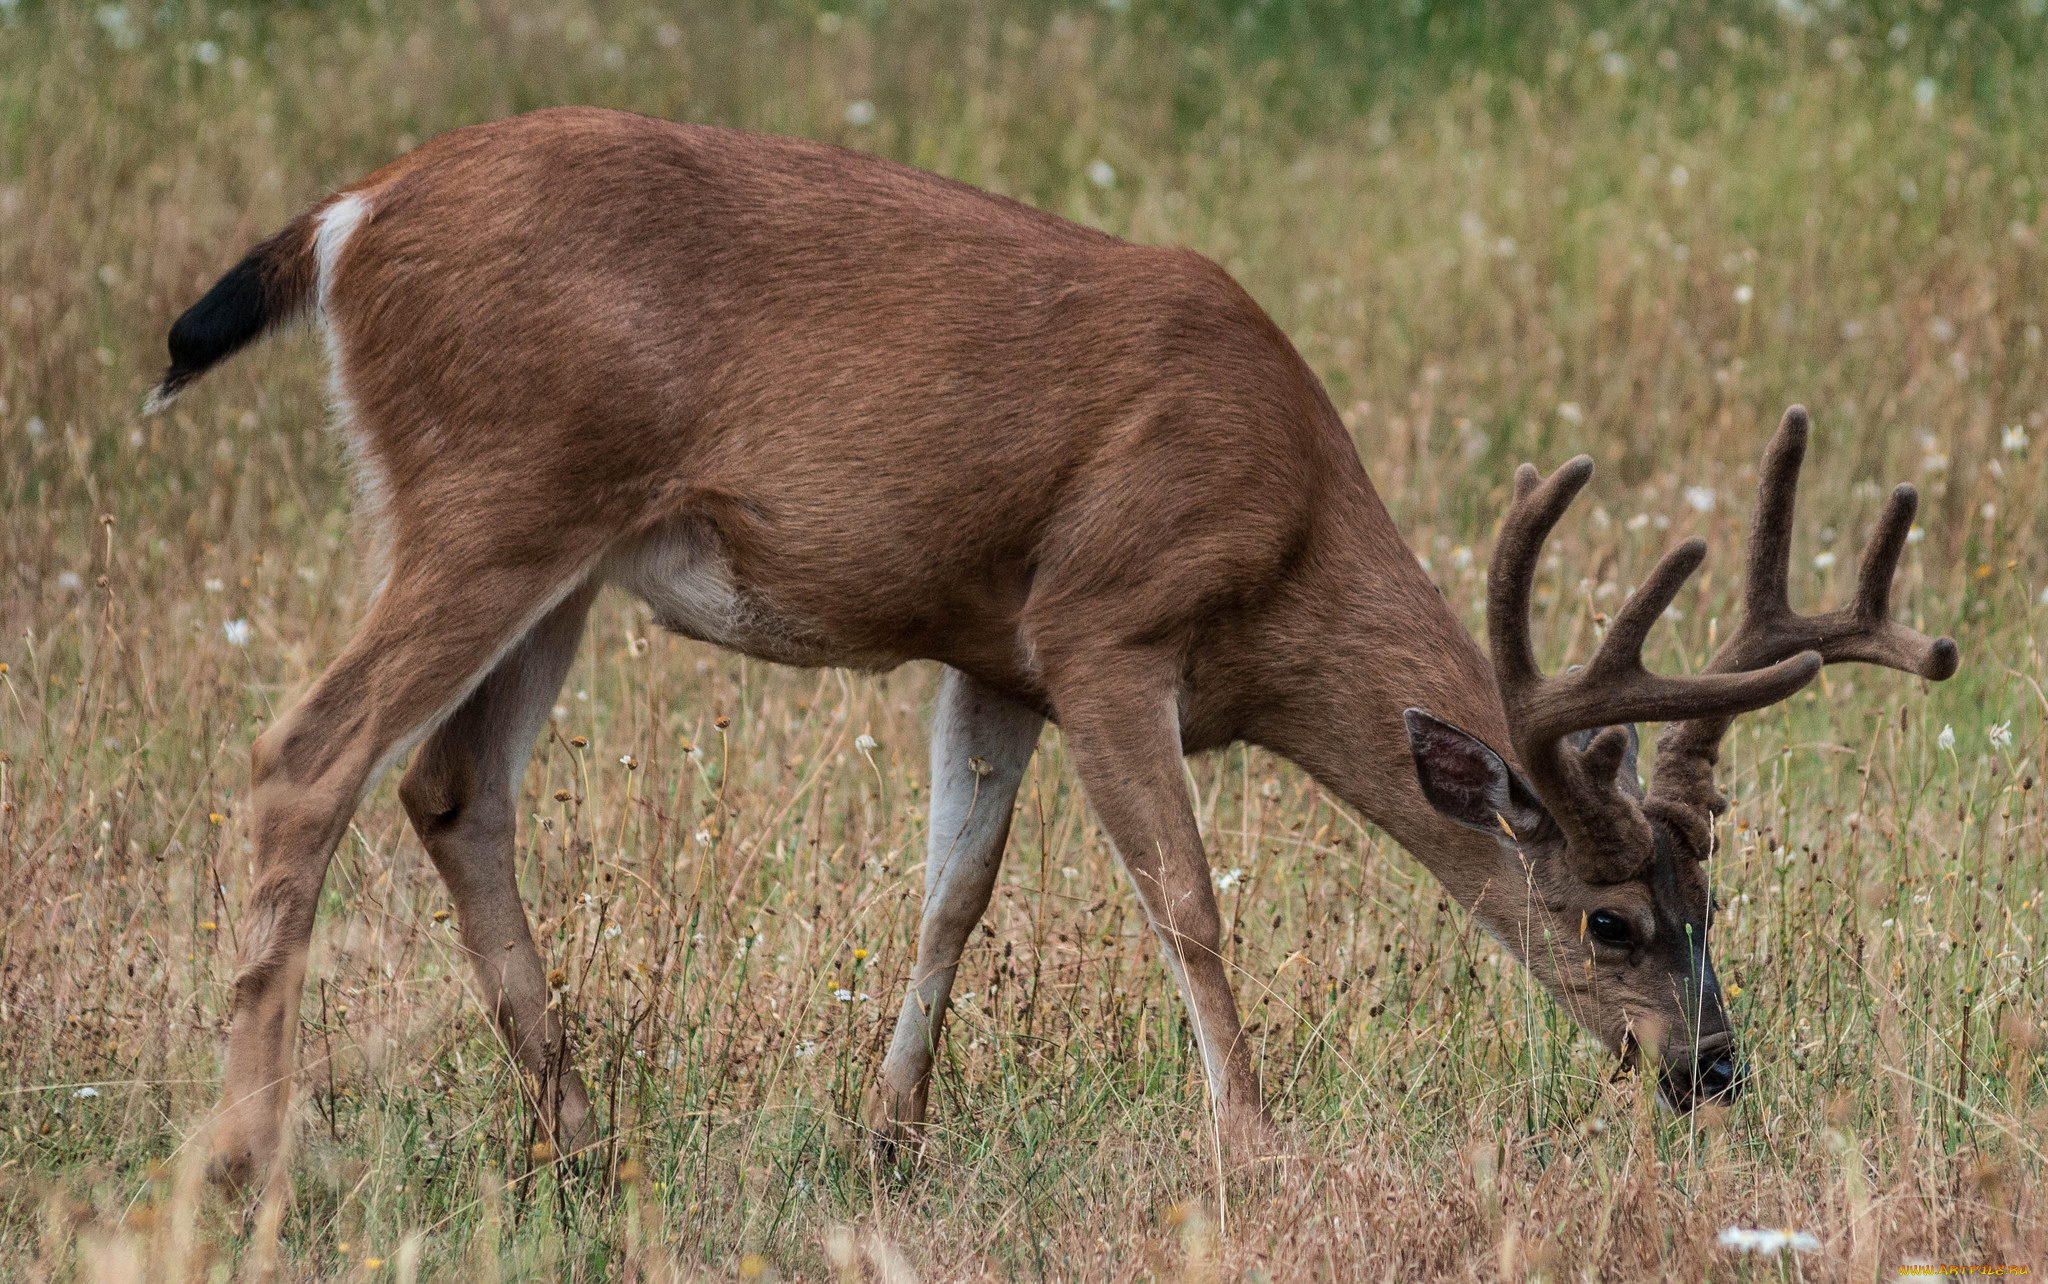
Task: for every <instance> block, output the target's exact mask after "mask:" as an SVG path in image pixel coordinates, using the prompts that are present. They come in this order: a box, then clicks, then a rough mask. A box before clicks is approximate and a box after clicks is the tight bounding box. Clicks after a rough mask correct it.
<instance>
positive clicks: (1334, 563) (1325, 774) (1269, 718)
mask: <svg viewBox="0 0 2048 1284" xmlns="http://www.w3.org/2000/svg"><path fill="white" fill-rule="evenodd" d="M1359 480H1360V482H1361V483H1362V484H1363V494H1362V495H1361V496H1360V497H1359V498H1358V500H1357V502H1355V503H1353V504H1350V505H1347V506H1346V508H1348V510H1349V511H1347V512H1345V513H1344V514H1343V516H1342V518H1341V520H1337V521H1332V522H1329V523H1327V524H1326V525H1325V527H1324V529H1325V530H1326V531H1327V532H1328V534H1327V536H1326V537H1324V538H1322V539H1320V540H1318V544H1319V545H1320V546H1319V547H1317V548H1316V549H1315V550H1314V552H1313V555H1312V556H1310V557H1308V558H1305V559H1304V561H1303V564H1302V569H1301V573H1300V574H1298V575H1297V576H1296V577H1295V579H1294V581H1293V583H1291V584H1290V586H1289V590H1290V591H1289V592H1288V593H1287V594H1285V596H1284V598H1283V600H1282V602H1281V604H1280V606H1279V609H1278V610H1277V611H1276V612H1275V613H1274V619H1273V621H1272V624H1271V632H1270V634H1269V636H1268V637H1267V638H1266V639H1265V642H1264V646H1263V650H1264V655H1265V656H1266V657H1267V659H1266V661H1265V669H1266V672H1265V675H1264V676H1265V680H1264V681H1263V682H1262V683H1261V684H1260V685H1261V686H1262V687H1263V693H1262V697H1261V701H1260V703H1261V706H1262V709H1263V710H1265V711H1266V716H1261V717H1257V718H1256V725H1255V726H1254V727H1253V728H1252V729H1251V732H1250V734H1249V735H1248V737H1247V738H1249V739H1251V740H1253V741H1255V742H1256V743H1258V744H1261V745H1263V746H1265V747H1267V748H1269V749H1272V750H1274V751H1275V752H1277V753H1279V754H1281V755H1282V756H1284V757H1286V758H1287V759H1289V760H1290V761H1292V762H1294V763H1295V764H1296V765H1298V766H1300V767H1302V768H1303V769H1304V770H1306V771H1307V772H1308V773H1309V774H1310V775H1311V776H1313V777H1314V778H1315V780H1316V782H1317V783H1318V784H1320V785H1322V786H1323V787H1324V788H1325V789H1327V790H1329V791H1330V792H1331V793H1333V794H1335V795H1337V797H1338V798H1339V799H1341V800H1342V801H1343V802H1344V803H1345V804H1346V805H1348V806H1349V807H1350V808H1351V809H1352V810H1353V811H1354V812H1356V813H1357V814H1359V815H1361V816H1363V817H1364V818H1365V819H1367V820H1369V821H1371V822H1372V823H1373V824H1375V825H1378V826H1379V827H1380V828H1382V829H1384V830H1386V831H1387V833H1388V834H1390V835H1391V836H1392V837H1393V838H1394V840H1395V841H1397V842H1399V843H1400V844H1401V845H1402V846H1403V847H1405V848H1407V849H1408V850H1409V851H1410V852H1411V853H1413V854H1414V855H1415V856H1416V858H1417V859H1419V860H1420V861H1421V862H1422V863H1423V864H1424V865H1425V866H1427V867H1428V868H1429V869H1430V871H1431V872H1432V873H1434V874H1435V875H1436V876H1437V878H1438V880H1439V881H1440V882H1442V883H1443V884H1444V885H1445V887H1446V888H1447V889H1448V890H1449V891H1450V892H1451V893H1452V894H1453V895H1454V896H1456V897H1457V898H1458V899H1459V900H1460V901H1461V902H1464V903H1465V904H1467V905H1470V904H1472V903H1473V902H1474V901H1476V900H1477V899H1478V898H1479V897H1480V896H1481V895H1482V894H1483V892H1484V890H1485V887H1486V884H1487V882H1488V881H1489V880H1491V879H1494V878H1495V877H1497V876H1498V874H1499V872H1500V854H1501V849H1500V846H1499V844H1498V843H1496V842H1495V841H1494V840H1493V839H1491V838H1490V837H1488V836H1487V835H1484V834H1478V833H1475V832H1474V831H1472V830H1469V829H1466V828H1464V827H1463V826H1461V825H1458V824H1456V823H1454V822H1452V821H1449V820H1446V819H1445V818H1444V817H1443V816H1442V815H1441V814H1439V813H1438V812H1437V811H1436V809H1435V808H1433V807H1431V806H1430V805H1429V803H1428V802H1427V801H1426V800H1425V799H1424V798H1423V796H1422V790H1421V786H1420V784H1419V783H1418V781H1417V778H1416V773H1415V764H1414V760H1413V758H1412V757H1411V756H1410V754H1409V748H1408V736H1407V732H1406V729H1405V727H1404V726H1403V723H1402V717H1401V715H1402V712H1403V711H1404V710H1406V709H1409V708H1422V709H1426V710H1428V711H1429V712H1431V713H1433V714H1435V715H1436V716H1437V717H1439V718H1442V719H1445V720H1446V721H1449V722H1453V723H1456V724H1457V725H1459V726H1461V727H1463V728H1465V729H1466V730H1467V731H1470V732H1472V733H1473V734H1474V735H1477V736H1479V737H1480V738H1481V739H1483V740H1485V741H1486V742H1487V743H1488V744H1490V745H1492V746H1493V747H1494V748H1495V749H1496V750H1497V751H1498V752H1500V753H1501V755H1502V756H1503V757H1507V758H1510V759H1512V757H1513V750H1512V748H1511V746H1510V743H1509V739H1508V728H1507V715H1506V713H1505V711H1504V709H1503V708H1502V705H1501V699H1500V694H1499V691H1498V688H1497V687H1496V685H1495V683H1494V677H1493V669H1492V665H1491V663H1490V662H1489V661H1488V659H1487V657H1486V655H1485V653H1484V652H1483V651H1481V650H1480V648H1479V645H1478V643H1477V642H1475V641H1474V640H1473V638H1472V635H1471V634H1470V633H1468V632H1466V630H1465V628H1464V626H1463V625H1461V624H1460V623H1459V621H1458V619H1457V617H1456V616H1455V615H1454V614H1453V613H1452V612H1451V610H1450V608H1449V607H1448V606H1447V605H1445V602H1444V598H1443V595H1442V594H1441V593H1439V592H1438V591H1437V588H1436V585H1435V584H1434V583H1433V582H1432V581H1431V580H1430V578H1429V575H1428V574H1427V573H1426V572H1425V571H1424V570H1423V569H1422V567H1421V565H1420V564H1419V563H1418V562H1417V561H1416V559H1415V555H1414V553H1413V552H1412V551H1410V549H1409V548H1408V546H1407V544H1406V543H1405V542H1404V541H1403V540H1402V539H1401V536H1400V534H1399V532H1398V530H1397V529H1396V528H1395V526H1394V523H1393V520H1392V519H1391V518H1390V517H1389V516H1388V514H1387V512H1386V509H1385V507H1384V506H1383V505H1382V504H1381V503H1380V500H1379V497H1378V496H1377V494H1375V493H1374V492H1373V491H1372V488H1371V483H1370V482H1368V481H1365V480H1364V478H1363V477H1362V476H1361V477H1360V479H1359Z"/></svg>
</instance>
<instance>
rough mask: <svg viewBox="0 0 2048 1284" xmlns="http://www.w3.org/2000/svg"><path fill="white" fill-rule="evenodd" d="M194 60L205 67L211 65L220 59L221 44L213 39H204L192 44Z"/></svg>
mask: <svg viewBox="0 0 2048 1284" xmlns="http://www.w3.org/2000/svg"><path fill="white" fill-rule="evenodd" d="M192 61H194V62H196V63H198V64H199V65H201V66H203V67H211V66H212V65H213V64H215V63H217V62H219V61H220V46H219V45H217V44H215V43H213V42H212V41H211V40H202V41H200V42H199V43H198V44H196V45H194V46H192Z"/></svg>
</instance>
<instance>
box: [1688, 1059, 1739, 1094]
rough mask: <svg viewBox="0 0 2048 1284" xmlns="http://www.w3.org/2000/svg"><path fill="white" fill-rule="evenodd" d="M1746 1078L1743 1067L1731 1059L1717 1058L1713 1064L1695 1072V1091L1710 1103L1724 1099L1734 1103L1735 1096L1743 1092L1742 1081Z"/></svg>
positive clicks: (1699, 1068) (1701, 1067)
mask: <svg viewBox="0 0 2048 1284" xmlns="http://www.w3.org/2000/svg"><path fill="white" fill-rule="evenodd" d="M1746 1077H1747V1076H1745V1075H1744V1074H1743V1073H1742V1067H1741V1066H1739V1065H1737V1064H1736V1063H1735V1062H1734V1060H1732V1059H1731V1058H1729V1057H1725V1056H1723V1057H1715V1058H1714V1060H1713V1063H1712V1064H1710V1065H1704V1066H1700V1067H1698V1068H1697V1069H1696V1070H1695V1072H1694V1074H1693V1080H1692V1082H1693V1091H1694V1093H1695V1094H1697V1095H1698V1096H1700V1097H1703V1098H1705V1099H1706V1100H1708V1101H1718V1100H1720V1099H1722V1098H1723V1097H1725V1098H1727V1099H1728V1100H1730V1101H1733V1100H1734V1099H1735V1094H1736V1093H1738V1092H1740V1091H1741V1090H1742V1081H1743V1079H1744V1078H1746Z"/></svg>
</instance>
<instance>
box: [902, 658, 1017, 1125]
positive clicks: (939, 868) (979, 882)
mask: <svg viewBox="0 0 2048 1284" xmlns="http://www.w3.org/2000/svg"><path fill="white" fill-rule="evenodd" d="M1044 725H1045V720H1044V719H1043V718H1041V717H1039V716H1038V715H1037V714H1036V713H1033V712H1032V711H1030V710H1029V709H1026V708H1023V707H1022V706H1020V705H1017V704H1014V703H1012V702H1011V701H1009V700H1006V699H1004V698H1003V697H1001V696H998V695H996V694H995V693H994V692H992V691H990V690H988V688H986V687H984V686H982V685H981V684H979V683H977V682H976V681H975V680H974V679H972V678H970V677H968V676H967V675H966V674H964V673H961V672H959V671H957V670H955V669H947V670H946V675H945V680H944V682H943V683H942V684H941V685H940V687H939V701H938V709H937V711H936V713H935V714H934V715H933V718H932V734H931V746H932V796H931V826H930V830H929V836H928V838H927V840H926V842H927V847H926V851H925V864H924V884H925V896H924V920H923V922H922V923H921V924H920V925H919V927H918V939H917V963H916V965H915V966H914V967H913V968H912V969H911V974H910V989H909V992H908V993H907V994H905V995H904V996H903V1011H902V1013H901V1015H899V1016H898V1017H897V1019H896V1033H895V1037H894V1038H892V1039H891V1040H890V1042H889V1054H888V1056H887V1057H886V1058H885V1059H884V1060H883V1062H882V1073H881V1078H880V1081H879V1082H878V1084H877V1085H876V1090H875V1094H874V1097H873V1099H872V1100H871V1101H870V1103H869V1107H868V1119H869V1125H870V1126H871V1127H872V1128H873V1129H874V1132H875V1139H876V1143H877V1147H878V1149H879V1150H880V1152H881V1154H882V1157H883V1158H884V1159H890V1158H893V1157H894V1150H895V1147H896V1145H897V1144H898V1143H899V1142H908V1141H911V1140H912V1139H914V1138H915V1137H916V1135H917V1134H918V1133H919V1131H920V1130H921V1128H922V1126H923V1123H924V1114H925V1102H926V1098H927V1094H928V1092H929V1090H930V1086H931V1072H932V1058H933V1056H934V1053H935V1050H936V1049H937V1047H938V1042H939V1033H940V1031H941V1030H942V1029H943V1027H944V1024H945V1020H946V1005H947V1001H948V999H949V997H950V996H951V994H952V990H953V976H954V973H955V972H956V971H957V970H958V969H959V966H960V955H961V953H962V951H964V950H965V949H966V948H967V940H968V937H969V936H971V935H972V934H973V932H974V925H975V924H976V923H979V922H980V921H981V916H982V914H983V913H984V912H985V911H986V910H987V909H988V900H989V894H990V893H991V892H992V891H993V890H994V889H995V883H996V872H997V871H998V870H1000V869H1001V868H1002V864H1003V844H1004V842H1005V841H1006V840H1007V839H1008V838H1009V834H1010V808H1011V805H1012V803H1013V802H1014V801H1015V799H1016V797H1017V786H1018V785H1019V784H1020V783H1021V782H1022V781H1023V779H1024V771H1025V769H1026V768H1027V767H1028V766H1030V764H1031V755H1032V754H1033V753H1034V752H1035V751H1036V750H1037V748H1038V733H1039V730H1040V728H1041V727H1043V726H1044Z"/></svg>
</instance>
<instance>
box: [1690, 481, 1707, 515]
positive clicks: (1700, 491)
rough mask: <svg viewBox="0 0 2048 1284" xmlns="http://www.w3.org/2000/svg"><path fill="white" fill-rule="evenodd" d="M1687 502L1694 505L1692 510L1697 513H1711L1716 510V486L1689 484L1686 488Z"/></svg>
mask: <svg viewBox="0 0 2048 1284" xmlns="http://www.w3.org/2000/svg"><path fill="white" fill-rule="evenodd" d="M1685 502H1686V503H1688V504H1690V505H1692V511H1694V512H1695V513H1711V512H1713V511H1714V488H1713V487H1712V486H1687V487H1686V488H1685Z"/></svg>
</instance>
